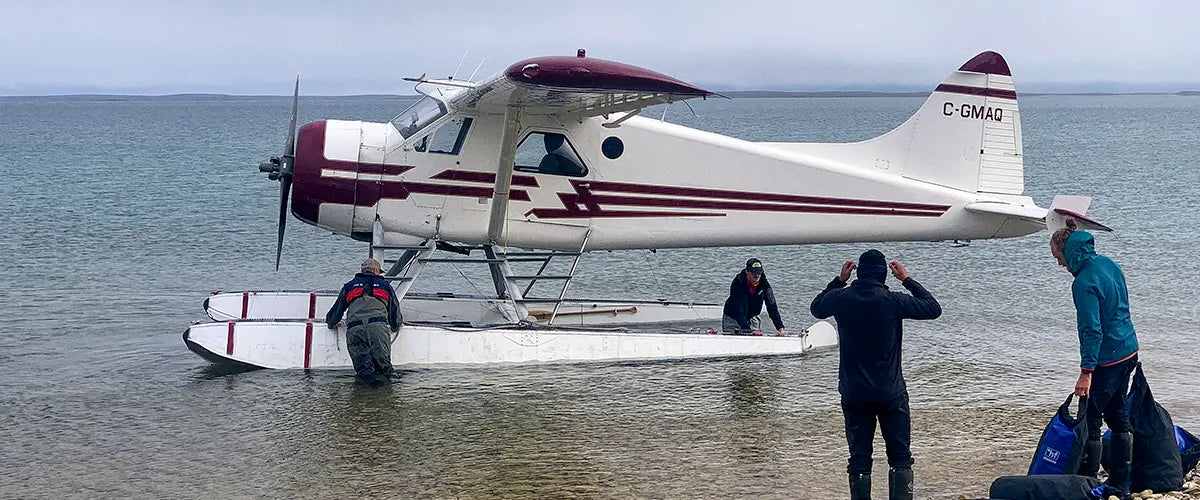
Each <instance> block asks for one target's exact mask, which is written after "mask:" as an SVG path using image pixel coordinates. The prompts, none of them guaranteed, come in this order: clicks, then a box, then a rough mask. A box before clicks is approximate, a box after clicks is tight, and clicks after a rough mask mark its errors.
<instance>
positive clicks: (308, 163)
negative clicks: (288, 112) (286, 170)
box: [292, 120, 333, 226]
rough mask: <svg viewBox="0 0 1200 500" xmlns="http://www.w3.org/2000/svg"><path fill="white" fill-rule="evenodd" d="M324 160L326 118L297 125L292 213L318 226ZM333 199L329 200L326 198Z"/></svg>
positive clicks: (323, 187) (322, 193)
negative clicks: (298, 129)
mask: <svg viewBox="0 0 1200 500" xmlns="http://www.w3.org/2000/svg"><path fill="white" fill-rule="evenodd" d="M324 162H325V121H324V120H321V121H316V122H312V123H308V124H305V125H304V126H303V127H300V131H299V132H298V133H297V134H296V162H295V166H294V167H293V169H294V170H293V172H294V173H293V175H292V215H295V216H296V218H297V219H300V220H302V221H304V222H307V223H309V224H312V225H314V226H320V221H319V220H318V219H319V216H320V212H321V202H322V201H323V200H322V198H325V197H326V196H323V195H324V194H325V191H327V190H328V188H331V187H333V186H332V185H330V186H325V185H324V184H325V183H324V182H323V181H322V179H321V167H322V165H323V163H324ZM327 201H332V200H327Z"/></svg>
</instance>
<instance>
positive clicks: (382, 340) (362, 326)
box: [325, 259, 404, 385]
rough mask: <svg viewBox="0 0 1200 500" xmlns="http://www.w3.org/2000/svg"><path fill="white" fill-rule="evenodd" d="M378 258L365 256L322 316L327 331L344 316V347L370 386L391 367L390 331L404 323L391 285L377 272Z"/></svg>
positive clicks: (385, 378)
mask: <svg viewBox="0 0 1200 500" xmlns="http://www.w3.org/2000/svg"><path fill="white" fill-rule="evenodd" d="M379 271H380V265H379V261H377V260H375V259H367V260H365V261H363V263H362V272H360V273H358V274H355V275H354V279H352V280H350V281H349V282H348V283H346V284H345V285H343V286H342V291H341V293H339V294H338V298H337V301H336V302H334V303H333V307H331V308H329V312H328V313H327V314H326V315H325V323H326V325H328V326H329V329H330V330H333V329H335V328H337V324H338V322H339V321H341V320H342V315H343V314H345V315H346V350H347V351H349V352H350V361H351V362H352V363H353V364H354V371H355V372H357V373H358V377H359V378H360V379H362V380H363V381H364V382H366V383H367V384H370V385H374V384H376V383H377V382H379V380H378V379H377V378H376V377H377V376H379V377H383V380H385V381H386V380H387V377H390V376H391V375H392V373H393V371H394V370H393V369H392V337H391V335H389V331H390V332H392V333H395V332H398V331H400V327H401V326H404V318H403V317H402V316H401V315H400V300H399V299H397V298H396V293H395V291H394V290H392V285H391V284H389V283H388V282H387V280H385V279H383V277H382V276H380V275H379Z"/></svg>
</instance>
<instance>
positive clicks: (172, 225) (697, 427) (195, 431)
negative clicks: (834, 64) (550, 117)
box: [0, 96, 1200, 498]
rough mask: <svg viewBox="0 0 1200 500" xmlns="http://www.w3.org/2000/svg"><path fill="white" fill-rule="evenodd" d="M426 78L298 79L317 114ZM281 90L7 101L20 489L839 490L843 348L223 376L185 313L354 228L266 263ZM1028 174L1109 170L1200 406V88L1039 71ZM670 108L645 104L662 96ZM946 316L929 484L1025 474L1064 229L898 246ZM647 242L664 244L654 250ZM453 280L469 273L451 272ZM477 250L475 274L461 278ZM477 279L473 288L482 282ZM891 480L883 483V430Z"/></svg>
mask: <svg viewBox="0 0 1200 500" xmlns="http://www.w3.org/2000/svg"><path fill="white" fill-rule="evenodd" d="M407 102H409V100H408V99H405V98H370V99H363V98H311V99H302V100H301V113H300V119H301V122H304V121H308V120H314V119H319V118H350V119H367V120H376V121H381V120H386V119H389V118H391V115H392V114H394V113H395V112H397V111H398V110H399V109H401V108H403V106H404V105H405V104H406V103H407ZM921 102H922V100H921V99H918V98H859V99H834V98H829V99H824V98H823V99H742V100H732V101H726V100H710V101H703V102H696V103H693V106H694V107H695V108H696V112H697V114H698V116H692V115H691V114H690V113H689V112H688V111H687V109H686V107H683V106H679V105H675V106H673V107H671V109H670V110H669V111H668V115H667V119H668V120H671V121H677V122H680V123H684V124H688V125H691V126H696V127H699V128H703V129H707V130H713V131H716V132H721V133H727V134H731V135H734V136H737V137H742V138H746V139H752V140H775V141H790V140H805V141H847V140H861V139H865V138H869V137H872V136H875V135H877V134H879V133H881V132H884V131H886V130H887V129H889V128H891V127H892V126H894V125H896V124H898V123H900V122H901V121H903V120H904V119H905V118H906V117H907V116H908V115H909V114H911V113H912V112H913V111H915V110H916V108H917V107H919V106H920V103H921ZM289 107H290V100H289V99H283V98H263V99H247V100H240V101H213V100H200V99H193V100H187V99H180V100H152V101H145V100H142V101H131V102H104V101H90V102H87V101H85V102H81V101H72V100H62V99H60V100H54V99H6V100H0V179H2V180H0V256H2V258H3V264H2V265H0V283H2V284H3V286H0V415H2V416H3V425H2V426H0V443H3V445H2V446H0V497H22V498H25V497H38V498H45V497H84V498H94V497H167V496H170V497H191V498H199V497H229V496H236V497H317V498H341V497H347V496H352V495H367V496H383V495H389V496H399V497H512V498H528V497H551V498H558V497H585V498H612V497H683V498H694V497H750V496H755V497H763V498H816V497H820V496H824V495H831V496H832V497H842V496H844V492H845V475H844V471H845V458H846V450H845V442H844V437H843V434H842V422H841V413H840V410H839V408H838V405H837V400H838V397H837V391H836V378H837V354H836V352H829V351H827V352H820V353H815V354H813V355H811V356H808V357H805V358H788V359H742V360H723V361H689V362H664V363H633V364H607V365H588V366H554V367H536V366H534V367H507V368H479V369H470V370H441V371H438V370H430V371H417V372H411V373H408V374H406V375H405V376H404V378H403V379H402V380H401V381H400V382H399V383H397V384H395V385H394V386H392V387H391V388H388V389H384V390H367V389H364V388H361V387H358V386H356V385H355V384H354V382H353V379H352V377H351V375H350V374H349V373H311V374H306V373H303V372H295V371H292V372H270V371H258V372H250V373H241V374H230V375H226V374H221V373H218V372H215V371H213V370H211V369H210V368H209V367H208V365H207V363H206V362H204V361H203V360H201V359H200V358H198V357H196V356H195V355H193V354H192V353H190V352H188V351H187V350H186V348H185V347H184V345H183V342H182V341H181V339H180V334H181V333H182V332H183V330H184V328H186V326H187V324H188V323H189V322H191V321H196V320H200V319H203V312H202V311H201V309H200V303H201V301H202V300H203V298H204V296H205V295H206V294H207V293H208V292H209V291H212V290H242V289H271V288H276V289H277V288H291V289H296V288H300V289H303V288H333V287H336V286H337V285H338V284H340V283H341V282H343V281H344V280H345V279H346V278H347V277H348V276H349V275H350V274H351V273H352V272H353V271H354V270H355V269H354V267H355V263H356V262H357V259H359V258H361V257H362V255H363V253H364V248H363V246H362V244H361V243H356V242H352V241H349V240H347V239H344V238H340V237H335V236H332V235H329V234H327V233H323V232H322V231H319V230H317V229H315V228H312V227H310V226H306V225H304V224H301V223H299V222H297V221H295V220H294V219H293V220H291V221H290V223H289V225H288V233H287V238H286V242H285V248H284V255H283V264H282V266H281V268H280V271H279V272H278V273H276V272H275V271H274V268H273V266H274V263H273V257H274V245H275V228H276V220H275V217H276V213H277V209H278V208H277V203H278V198H277V197H278V184H276V183H273V182H269V181H267V180H266V179H265V178H264V177H263V175H262V174H261V173H259V172H258V171H257V169H256V165H257V162H258V161H261V160H262V159H264V158H265V157H266V156H268V155H270V154H278V152H279V151H280V150H281V149H282V143H283V136H284V134H285V132H286V127H287V123H286V120H287V116H288V109H289ZM1021 110H1022V125H1023V127H1024V130H1023V132H1024V144H1025V155H1026V156H1025V164H1026V176H1027V178H1026V186H1027V193H1028V194H1030V195H1031V196H1033V197H1034V198H1035V199H1036V200H1037V201H1038V202H1039V203H1040V204H1041V205H1042V206H1046V205H1048V204H1049V202H1050V199H1051V198H1052V197H1053V195H1054V194H1058V193H1067V194H1085V195H1091V196H1094V197H1095V201H1094V202H1093V207H1092V210H1091V212H1090V215H1093V216H1094V217H1096V218H1097V219H1099V220H1101V221H1104V222H1106V223H1108V224H1110V225H1112V226H1113V227H1115V228H1117V230H1118V232H1117V233H1116V234H1114V235H1100V236H1099V237H1098V238H1099V241H1098V248H1099V250H1100V252H1102V253H1105V254H1107V255H1110V256H1112V257H1113V258H1114V259H1116V260H1117V261H1118V262H1119V263H1121V264H1122V266H1123V267H1124V269H1125V272H1126V274H1127V275H1128V281H1129V289H1130V300H1131V302H1132V308H1133V315H1134V321H1135V324H1136V325H1137V329H1138V332H1139V337H1140V339H1141V342H1142V347H1143V354H1142V358H1143V360H1144V361H1145V363H1146V369H1147V376H1148V377H1149V380H1150V383H1151V385H1152V387H1153V388H1154V394H1155V396H1156V397H1157V398H1158V399H1159V401H1160V402H1162V403H1163V404H1164V406H1166V407H1167V408H1168V409H1169V410H1170V411H1171V412H1172V414H1173V416H1174V417H1175V421H1176V422H1177V423H1179V424H1181V425H1184V426H1188V427H1191V428H1192V429H1193V431H1195V430H1196V429H1198V428H1200V396H1198V395H1197V393H1196V391H1195V390H1194V388H1193V387H1194V383H1195V381H1196V380H1197V378H1198V375H1200V364H1198V363H1196V361H1195V359H1196V355H1197V353H1198V352H1200V340H1197V337H1196V335H1195V333H1196V327H1195V325H1196V324H1197V320H1198V319H1200V314H1198V313H1200V311H1198V309H1197V307H1198V306H1197V305H1196V300H1195V298H1194V293H1192V291H1191V286H1192V284H1193V283H1194V282H1195V281H1196V280H1197V278H1200V264H1198V262H1197V260H1196V259H1195V258H1194V257H1193V256H1194V255H1196V251H1195V249H1196V247H1197V244H1198V243H1200V241H1198V240H1200V238H1198V236H1197V232H1196V230H1195V228H1196V227H1197V226H1200V214H1198V212H1197V211H1196V209H1195V205H1194V203H1195V199H1196V195H1195V187H1194V186H1196V185H1197V181H1198V180H1200V179H1198V177H1200V173H1198V170H1197V168H1196V164H1197V162H1196V160H1197V155H1196V153H1195V146H1196V145H1197V144H1200V120H1197V119H1196V117H1197V115H1198V113H1200V99H1198V98H1194V97H1190V98H1189V97H1176V96H1117V97H1037V96H1033V97H1022V100H1021ZM658 113H661V109H659V110H652V111H648V112H647V115H648V116H658ZM877 247H878V248H879V249H880V250H882V251H883V252H884V253H885V254H887V255H888V256H889V257H896V258H899V259H901V260H902V261H904V262H905V263H906V264H907V265H908V268H909V270H910V272H911V273H912V275H913V276H914V277H916V278H917V279H918V280H920V281H921V282H922V283H924V284H925V285H926V286H927V287H928V288H929V289H930V291H931V292H932V293H934V294H935V295H936V296H937V297H938V299H939V300H940V301H941V302H942V304H943V307H944V309H945V313H944V315H943V316H942V318H940V319H938V320H936V321H932V322H910V323H909V324H908V325H907V327H906V336H905V337H906V338H905V347H904V349H905V351H904V355H905V372H906V376H907V378H908V382H909V392H910V394H911V399H912V409H913V410H912V411H913V429H914V430H913V452H914V454H915V456H916V460H917V463H916V465H915V471H916V475H917V494H918V496H922V497H924V496H932V497H936V498H953V497H954V496H956V495H957V494H959V493H967V494H975V495H980V494H983V493H985V492H986V489H987V486H988V484H989V483H990V482H991V480H992V479H993V478H995V477H996V476H998V475H1004V474H1018V473H1022V472H1023V471H1024V469H1025V468H1026V467H1027V465H1028V460H1029V457H1030V453H1031V452H1032V449H1033V446H1034V443H1035V441H1036V439H1037V436H1038V434H1039V433H1040V431H1041V427H1042V426H1044V425H1045V422H1046V420H1047V419H1048V417H1049V416H1050V414H1051V412H1052V411H1053V409H1054V408H1055V407H1056V406H1057V405H1058V404H1059V403H1060V402H1061V400H1062V399H1063V398H1065V397H1066V394H1067V393H1068V392H1069V391H1070V390H1071V387H1072V386H1073V383H1074V380H1075V377H1076V374H1077V369H1076V368H1075V367H1076V366H1077V360H1078V353H1077V351H1076V342H1077V341H1076V340H1075V326H1074V312H1073V309H1072V306H1071V301H1070V276H1069V275H1068V274H1067V273H1066V272H1065V271H1064V270H1062V269H1061V268H1058V267H1057V266H1056V265H1055V263H1054V261H1053V259H1052V258H1051V257H1050V255H1049V252H1048V251H1047V247H1046V234H1044V233H1042V234H1039V235H1034V236H1030V237H1026V238H1020V239H1014V240H1001V241H979V242H974V243H973V244H971V246H969V247H967V248H952V247H951V246H950V245H948V244H945V243H907V244H880V245H877ZM865 248H866V247H865V246H862V245H818V246H804V247H762V248H723V249H688V250H664V251H659V252H657V253H649V252H614V253H599V254H592V255H588V256H586V257H585V259H584V261H583V264H582V269H581V272H580V276H579V278H578V279H576V280H575V281H574V282H573V283H572V288H571V290H572V294H573V295H580V296H583V295H586V296H602V297H627V298H656V297H663V298H692V299H695V300H701V301H710V302H719V301H721V300H723V298H724V297H723V294H724V292H725V291H726V290H727V288H728V283H729V280H730V279H731V278H732V277H733V275H734V273H736V272H737V270H738V268H740V266H741V265H742V264H743V263H744V262H745V260H746V259H747V258H748V257H750V256H755V257H759V258H761V259H762V260H763V261H764V263H765V265H766V268H767V273H768V275H769V276H770V278H771V281H772V283H773V284H774V285H775V287H776V294H777V296H778V298H779V299H780V301H781V303H782V304H781V309H782V312H783V317H784V319H785V321H786V322H787V324H788V326H789V328H791V329H793V330H796V329H799V328H802V327H804V326H806V325H807V324H808V323H810V322H811V321H813V319H812V318H811V317H810V316H809V315H808V313H807V308H808V303H809V301H810V300H811V298H812V297H813V296H814V295H815V294H816V293H817V292H818V291H819V290H820V289H821V288H822V287H823V285H824V284H825V282H827V281H828V279H829V278H831V277H832V276H833V275H834V274H835V273H836V272H837V270H838V266H839V264H840V262H841V261H842V260H844V259H846V258H853V257H855V256H857V255H858V253H860V252H861V251H862V250H863V249H865ZM648 269H653V271H652V272H648V271H647V270H648ZM444 275H445V276H446V278H447V279H448V280H449V279H451V278H455V277H456V276H458V274H457V270H455V269H446V270H445V274H444ZM468 276H469V275H468ZM457 279H458V282H454V283H450V284H448V285H447V286H449V287H451V288H457V289H458V290H462V291H470V290H472V289H473V288H474V287H480V288H483V289H486V288H487V287H488V286H490V285H488V282H486V281H479V282H475V283H472V282H465V281H464V280H462V279H461V278H457ZM876 450H877V451H876V474H875V478H876V484H875V488H876V491H885V488H886V479H884V478H885V477H886V474H884V471H885V470H886V466H885V465H884V463H883V453H882V451H883V448H882V442H881V441H878V440H877V446H876Z"/></svg>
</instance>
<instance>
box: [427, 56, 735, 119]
mask: <svg viewBox="0 0 1200 500" xmlns="http://www.w3.org/2000/svg"><path fill="white" fill-rule="evenodd" d="M710 95H714V93H713V92H709V91H707V90H704V89H702V88H699V87H696V86H693V85H690V84H687V83H684V82H682V81H679V80H677V79H675V78H671V77H669V76H667V75H664V74H661V73H656V72H654V71H650V70H648V69H644V68H639V67H637V66H632V65H629V64H623V63H619V62H614V61H606V60H603V59H594V58H590V57H583V56H582V54H581V55H580V56H577V57H570V56H546V57H535V58H532V59H526V60H524V61H519V62H517V63H515V64H513V65H512V66H509V67H508V69H506V70H505V71H504V73H502V74H500V75H498V76H496V77H493V78H492V79H490V80H487V81H484V82H481V83H480V84H478V85H475V86H473V87H471V88H469V89H467V90H466V91H464V92H462V93H459V94H458V95H456V96H454V97H453V98H452V99H450V104H451V105H452V106H454V107H455V108H458V109H462V110H479V111H483V112H496V113H503V112H504V109H505V108H506V107H508V106H517V107H519V108H520V109H521V113H523V114H560V115H572V116H578V117H589V116H601V115H607V114H609V113H617V112H625V111H635V110H639V109H642V108H644V107H647V106H653V105H655V104H663V103H670V102H675V101H682V100H684V99H691V98H693V97H708V96H710Z"/></svg>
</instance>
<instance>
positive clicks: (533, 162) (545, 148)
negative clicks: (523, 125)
mask: <svg viewBox="0 0 1200 500" xmlns="http://www.w3.org/2000/svg"><path fill="white" fill-rule="evenodd" d="M513 169H514V170H519V171H521V172H536V173H539V174H551V175H567V176H571V177H583V176H584V175H587V167H585V166H584V165H583V161H581V160H580V159H579V155H578V154H576V153H575V148H573V147H571V143H570V141H568V140H567V137H566V136H564V135H562V134H555V133H550V132H534V133H531V134H529V135H528V136H526V137H525V140H523V141H521V144H520V145H519V146H517V154H516V161H515V162H514V165H513Z"/></svg>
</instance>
